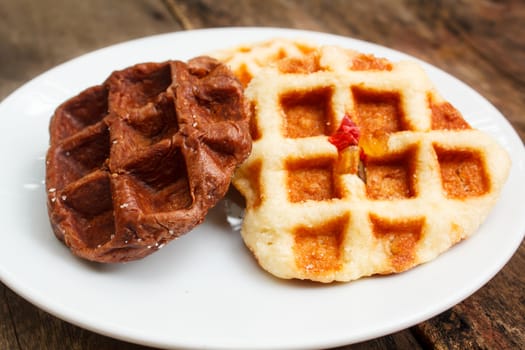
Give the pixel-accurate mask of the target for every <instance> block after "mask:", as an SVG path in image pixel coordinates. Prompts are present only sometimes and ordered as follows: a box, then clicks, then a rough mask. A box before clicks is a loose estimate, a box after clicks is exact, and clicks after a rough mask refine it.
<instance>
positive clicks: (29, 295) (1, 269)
mask: <svg viewBox="0 0 525 350" xmlns="http://www.w3.org/2000/svg"><path fill="white" fill-rule="evenodd" d="M238 30H242V31H256V32H266V33H278V34H279V33H285V32H286V33H288V34H290V35H292V34H295V35H305V36H319V37H324V36H328V37H331V38H333V39H334V40H348V41H349V42H354V43H364V44H366V45H365V46H373V47H377V48H380V50H381V51H384V50H386V51H389V52H393V53H396V54H400V55H401V56H406V57H408V58H409V59H412V60H416V61H418V62H419V63H423V65H424V66H425V67H426V68H428V67H431V69H435V70H438V71H439V72H440V73H441V74H445V75H446V76H447V77H448V79H452V81H454V83H455V84H460V85H461V86H462V88H466V89H469V90H470V92H471V93H474V94H475V95H477V97H478V98H480V99H482V100H483V101H485V102H486V104H487V106H488V107H490V108H492V109H493V111H494V112H495V113H496V114H497V115H498V117H499V116H501V117H502V118H500V119H501V120H498V122H499V123H501V124H500V127H502V128H504V129H506V130H504V131H505V133H506V134H507V133H508V134H514V137H515V138H517V140H519V141H520V143H521V152H520V153H521V155H522V156H523V155H524V154H525V148H524V147H523V143H522V142H521V140H520V138H519V136H518V134H517V133H516V131H515V130H514V128H513V127H512V125H511V124H510V122H509V121H508V119H507V118H505V117H504V116H503V114H502V113H501V112H500V111H499V110H497V109H496V107H495V106H493V105H492V103H490V101H488V100H487V99H486V98H484V97H483V96H482V95H481V94H479V93H478V92H477V91H475V90H474V89H473V88H471V87H470V86H469V85H467V84H466V83H464V82H463V81H461V80H459V79H458V78H456V77H454V76H452V75H450V74H449V73H447V72H446V71H444V70H442V69H440V68H438V67H436V66H434V65H431V64H429V63H427V62H425V61H422V60H420V59H418V58H416V57H413V56H411V55H408V54H405V53H403V52H401V51H397V50H395V49H391V48H389V47H386V46H382V45H378V44H375V43H372V42H368V41H363V40H360V39H354V38H351V37H345V36H342V35H337V34H331V33H325V32H319V31H310V30H302V29H290V28H277V27H221V28H205V29H194V30H184V31H177V32H172V33H162V34H156V35H152V36H145V37H141V38H136V39H132V40H128V41H124V42H121V43H116V44H113V45H109V46H105V47H102V48H99V49H97V50H93V51H90V52H87V53H85V54H82V55H80V56H77V57H75V58H72V59H70V60H67V61H65V62H63V63H61V64H59V65H57V66H55V67H53V68H51V69H49V70H46V71H45V72H43V73H41V74H39V75H37V76H36V77H34V78H33V79H31V80H29V81H28V82H26V83H24V84H23V85H21V86H20V87H18V88H17V89H15V90H14V91H13V92H11V93H10V94H9V95H8V96H7V97H5V98H4V99H3V100H2V101H1V102H0V117H1V114H2V111H3V108H4V106H6V105H8V104H9V103H11V101H13V100H15V99H16V98H17V97H18V95H23V94H24V93H25V90H26V89H28V87H31V86H32V84H33V85H34V84H36V83H35V82H38V81H39V80H40V79H44V78H45V77H47V76H48V75H53V74H54V72H56V71H59V70H62V69H63V68H64V67H65V66H67V65H74V64H76V63H75V62H79V61H80V60H85V59H89V57H90V56H91V55H98V54H100V53H101V52H104V51H107V50H110V51H111V50H115V49H118V47H121V46H126V45H130V44H133V45H136V44H139V43H140V42H142V41H144V40H152V39H153V40H159V39H164V38H168V37H173V36H181V35H183V36H186V35H190V36H191V35H192V34H194V33H201V34H200V35H203V34H206V33H207V32H214V33H217V32H223V33H228V32H235V31H238ZM277 36H278V35H277ZM514 141H516V140H514ZM515 166H516V165H515V164H513V167H515ZM519 167H520V168H521V170H522V171H523V160H522V163H521V164H520V165H519ZM511 171H512V169H511ZM523 223H525V221H523ZM523 223H522V224H523ZM520 229H521V231H522V234H521V237H519V235H517V236H516V237H515V241H516V244H515V248H514V249H513V250H512V251H511V250H510V249H509V251H508V252H507V254H506V255H507V256H506V257H505V258H503V259H500V264H499V265H498V266H493V268H492V270H491V271H490V272H489V273H488V274H487V273H486V274H485V275H484V276H483V278H480V279H479V281H478V284H479V285H476V286H470V288H465V290H464V291H463V292H462V293H463V295H462V297H460V300H456V299H457V298H452V297H451V300H449V301H447V303H446V304H447V305H448V306H447V308H448V307H450V306H452V305H455V304H457V303H459V302H461V301H462V300H464V299H466V298H468V297H469V296H470V295H471V294H473V293H474V292H476V291H477V290H478V289H479V288H481V287H483V286H484V285H485V284H486V283H487V282H488V281H489V280H490V279H492V278H493V277H494V276H495V275H496V274H497V273H498V272H499V271H500V270H501V269H502V268H503V267H504V266H505V265H506V263H507V262H508V261H509V260H510V259H511V258H512V256H513V255H514V254H515V252H516V251H517V250H518V249H519V247H520V244H521V242H522V241H523V237H524V236H525V225H523V226H522V227H521V228H520ZM13 278H14V279H13ZM0 280H1V281H2V282H3V283H4V284H5V285H6V286H7V287H8V288H10V289H12V290H13V291H14V292H16V293H17V294H18V295H20V296H22V297H23V298H24V299H25V300H27V301H29V302H30V303H32V304H33V305H35V306H37V307H39V308H41V309H43V310H45V311H46V312H48V313H50V314H52V315H54V316H56V317H58V318H60V319H62V320H65V321H67V322H69V323H72V324H75V325H77V326H79V327H82V328H85V329H88V330H90V331H93V332H96V333H99V334H103V335H106V336H110V337H113V338H117V339H121V340H124V341H131V342H134V343H138V344H144V345H150V346H168V347H171V346H188V345H189V346H190V347H199V345H202V344H201V343H200V342H198V341H197V342H196V343H195V344H176V342H175V343H170V344H167V343H164V342H161V343H157V342H155V341H153V342H152V341H151V340H145V339H144V338H141V337H140V336H138V338H140V339H138V338H137V337H130V336H129V334H128V335H125V334H118V333H115V332H112V331H108V330H107V329H101V328H100V327H96V326H94V325H92V324H90V323H89V322H88V321H86V320H85V319H83V320H79V319H78V318H75V317H74V313H73V314H64V313H63V312H62V313H60V312H57V310H56V309H53V308H52V307H51V306H49V305H46V304H45V302H44V301H43V300H39V299H38V298H36V299H35V298H34V295H38V292H36V291H28V290H27V288H25V289H24V288H22V287H21V284H20V283H17V281H16V277H14V276H11V275H10V273H9V271H7V270H6V269H5V266H3V264H2V263H1V260H0ZM444 310H446V308H445V309H443V308H441V309H440V310H436V311H435V312H434V313H428V312H426V313H425V312H422V314H420V315H414V316H413V317H412V318H411V319H410V320H405V322H404V323H401V324H398V325H396V326H395V327H391V329H389V330H387V332H386V333H384V332H379V333H380V334H375V335H374V334H368V335H364V336H363V337H361V338H359V337H355V338H354V339H352V341H351V343H355V342H359V341H364V340H368V339H372V338H375V337H378V336H382V335H386V334H390V333H392V332H395V331H399V330H402V329H405V328H407V327H409V326H411V325H413V324H416V323H418V322H420V321H422V320H426V319H429V318H431V317H433V316H435V315H437V314H439V313H441V312H443V311H444ZM372 333H373V332H372ZM345 338H346V337H344V336H343V337H340V338H339V339H332V342H331V343H330V342H329V343H327V342H326V341H321V342H320V343H318V344H311V343H310V344H303V343H301V342H296V343H294V344H295V345H294V344H287V345H286V347H287V348H316V347H319V346H327V345H328V346H330V347H332V346H341V345H346V344H350V343H348V342H346V340H345ZM231 345H232V344H223V345H222V346H220V345H212V347H214V348H230V346H231ZM244 345H245V344H240V345H238V346H237V347H239V346H240V347H243V346H244ZM207 346H210V345H209V344H207ZM217 346H218V347H217ZM234 347H235V346H234ZM266 348H274V347H273V346H271V347H266Z"/></svg>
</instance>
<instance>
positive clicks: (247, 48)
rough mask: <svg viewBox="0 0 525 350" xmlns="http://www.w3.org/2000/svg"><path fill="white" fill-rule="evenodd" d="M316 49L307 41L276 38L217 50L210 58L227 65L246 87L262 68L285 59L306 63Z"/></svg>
mask: <svg viewBox="0 0 525 350" xmlns="http://www.w3.org/2000/svg"><path fill="white" fill-rule="evenodd" d="M316 48H317V47H316V45H313V44H311V43H309V42H307V41H300V40H297V39H295V40H291V39H286V38H275V39H273V40H268V41H263V42H256V43H251V44H242V45H239V46H236V47H232V48H227V49H222V50H217V51H215V52H212V53H210V56H213V57H214V58H216V59H218V60H220V61H221V62H223V63H224V64H226V65H227V66H228V67H229V68H230V69H231V70H232V71H233V72H234V73H235V75H236V76H237V78H239V80H240V82H241V83H242V84H243V86H244V87H246V86H248V84H249V83H250V81H251V80H252V79H253V77H254V76H256V75H257V73H258V72H259V71H260V70H261V69H262V68H264V67H267V66H270V65H272V64H275V63H276V62H278V61H280V60H281V59H283V58H286V59H288V60H291V59H297V61H301V62H306V61H303V60H304V58H307V57H310V56H309V54H310V53H312V52H314V51H315V50H316ZM296 69H299V67H296Z"/></svg>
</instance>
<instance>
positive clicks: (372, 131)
mask: <svg viewBox="0 0 525 350" xmlns="http://www.w3.org/2000/svg"><path fill="white" fill-rule="evenodd" d="M351 93H352V96H353V100H354V111H355V115H354V116H353V118H354V121H355V123H356V124H357V125H359V127H360V129H361V134H362V135H369V136H368V137H370V138H382V137H384V136H386V135H388V134H391V133H394V132H398V131H403V130H409V129H410V127H409V125H408V124H407V123H406V122H405V119H404V112H403V108H402V106H401V97H400V95H399V92H392V91H377V90H372V89H367V88H363V87H357V86H354V87H352V88H351Z"/></svg>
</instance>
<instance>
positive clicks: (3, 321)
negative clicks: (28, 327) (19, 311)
mask: <svg viewBox="0 0 525 350" xmlns="http://www.w3.org/2000/svg"><path fill="white" fill-rule="evenodd" d="M9 293H12V292H11V291H10V290H9V289H7V288H6V287H5V286H4V285H3V284H2V283H0V295H1V296H2V297H1V298H0V349H19V348H20V347H19V344H18V337H17V334H16V329H15V326H14V323H13V321H12V317H11V316H12V314H13V312H12V310H11V305H10V304H9V301H8V300H7V295H8V294H9ZM15 312H16V310H15Z"/></svg>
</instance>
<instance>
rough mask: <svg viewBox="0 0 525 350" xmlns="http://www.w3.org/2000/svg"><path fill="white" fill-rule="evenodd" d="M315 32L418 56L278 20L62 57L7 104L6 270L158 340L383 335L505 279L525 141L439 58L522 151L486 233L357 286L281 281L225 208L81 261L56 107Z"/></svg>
mask: <svg viewBox="0 0 525 350" xmlns="http://www.w3.org/2000/svg"><path fill="white" fill-rule="evenodd" d="M276 36H280V37H295V38H308V39H310V40H314V41H317V42H319V43H326V44H339V45H342V46H347V47H351V48H354V49H357V50H360V51H364V52H372V53H375V54H376V55H379V56H384V57H388V58H390V59H393V60H399V59H403V58H410V57H409V56H407V55H404V54H402V53H399V52H396V51H393V50H390V49H387V48H384V47H381V46H377V45H373V44H370V43H366V42H362V41H357V40H353V39H349V38H343V37H339V36H334V35H328V34H322V33H313V32H305V31H293V30H283V29H273V28H265V29H262V28H224V29H210V30H198V31H188V32H178V33H173V34H166V35H159V36H154V37H149V38H145V39H140V40H134V41H130V42H127V43H123V44H120V45H115V46H112V47H108V48H105V49H101V50H98V51H95V52H93V53H90V54H87V55H84V56H81V57H79V58H77V59H74V60H72V61H69V62H67V63H65V64H62V65H60V66H58V67H56V68H54V69H52V70H50V71H48V72H46V73H44V74H42V75H41V76H39V77H37V78H36V79H34V80H32V81H31V82H29V83H27V84H26V85H24V86H23V87H22V88H20V89H19V90H17V91H16V92H14V93H13V94H12V95H11V96H9V97H8V98H6V99H5V100H4V101H3V102H2V103H1V104H0V123H1V125H2V137H1V138H0V155H1V157H0V159H1V160H2V171H1V172H0V186H1V187H0V213H1V221H0V222H1V229H0V242H1V243H0V277H1V280H2V282H4V283H5V284H6V285H7V286H9V287H10V288H12V289H13V290H14V291H15V292H17V293H19V294H20V295H21V296H22V297H24V298H26V299H27V300H29V301H30V302H32V303H34V304H35V305H37V306H39V307H41V308H43V309H44V310H47V311H48V312H50V313H52V314H54V315H56V316H58V317H60V318H62V319H64V320H67V321H69V322H72V323H74V324H77V325H79V326H81V327H85V328H87V329H90V330H92V331H95V332H99V333H102V334H105V335H109V336H112V337H116V338H120V339H124V340H127V341H132V342H136V343H141V344H146V345H151V346H158V347H165V348H167V347H186V348H203V347H207V348H223V349H235V348H237V349H248V348H299V349H307V348H326V347H331V346H337V345H343V344H349V343H353V342H359V341H363V340H367V339H370V338H374V337H378V336H382V335H385V334H388V333H391V332H394V331H397V330H400V329H403V328H406V327H409V326H411V325H414V324H416V323H418V322H421V321H423V320H425V319H428V318H430V317H432V316H434V315H436V314H437V313H440V312H442V311H444V310H446V309H447V308H449V307H451V306H452V305H454V304H456V303H458V302H460V301H461V300H463V299H464V298H466V297H467V296H469V295H470V294H471V293H473V292H474V291H476V290H477V289H478V288H480V287H481V286H482V285H483V284H485V283H486V282H487V281H488V280H489V279H490V278H492V277H493V276H494V275H495V274H496V273H497V272H498V271H499V270H500V269H501V268H502V267H503V265H504V264H505V263H506V262H507V261H508V259H510V257H511V256H512V254H513V253H514V252H515V250H516V249H517V248H518V247H519V245H520V242H521V241H522V239H523V234H524V233H525V216H524V215H523V210H522V205H521V204H522V202H523V198H525V188H524V186H523V179H524V178H525V170H524V169H525V151H524V148H523V144H522V142H521V141H520V139H519V137H518V136H517V135H516V133H515V132H514V130H513V129H512V127H511V126H510V125H509V123H508V122H507V121H506V120H505V118H504V117H503V116H502V115H501V114H500V113H499V112H498V111H497V110H496V109H495V108H494V107H493V106H492V105H491V104H489V103H488V102H487V101H486V100H485V99H483V98H482V97H481V96H480V95H478V94H477V93H476V92H475V91H473V90H472V89H471V88H469V87H467V86H466V85H465V84H463V83H461V82H460V81H458V80H456V79H455V78H453V77H451V76H450V75H447V74H446V73H444V72H442V71H440V70H438V69H436V68H434V67H432V66H430V65H427V64H425V65H424V67H425V69H426V70H427V71H428V73H429V74H430V76H431V79H432V80H433V81H434V82H435V83H436V84H437V86H438V89H439V90H440V91H441V93H442V94H443V95H444V97H445V98H447V99H448V100H450V101H451V102H452V103H453V104H454V105H456V106H457V107H458V108H459V109H460V110H461V112H462V113H463V114H464V115H465V116H466V118H467V119H468V121H469V122H470V123H471V124H472V125H473V126H474V127H477V128H480V129H482V130H485V131H487V132H489V133H490V134H492V135H493V136H494V137H495V138H496V139H497V140H498V141H499V142H500V143H501V144H502V145H503V146H504V147H505V148H506V149H507V150H508V151H509V152H510V154H511V156H512V161H513V165H512V169H511V173H510V177H509V179H508V182H507V184H506V186H505V187H504V189H503V192H502V194H501V198H500V200H499V202H498V204H497V206H496V207H495V208H494V210H493V211H492V213H491V214H490V216H489V218H488V220H487V221H486V222H485V223H484V224H483V225H482V227H481V228H480V229H479V232H477V234H476V235H474V236H473V237H472V238H470V239H468V240H467V241H465V242H463V243H461V244H459V245H457V246H455V247H454V248H453V249H451V250H450V251H448V252H447V253H445V254H444V255H442V256H440V257H439V258H438V259H437V260H435V261H433V262H431V263H428V264H425V265H423V266H420V267H417V268H415V269H413V270H411V271H409V272H406V273H403V274H400V275H396V276H389V277H374V278H367V279H363V280H359V281H356V282H352V283H348V284H332V285H320V284H311V283H306V282H297V281H295V282H294V281H281V280H277V279H274V278H272V277H270V276H269V275H268V274H266V273H265V272H263V271H262V270H261V269H260V268H259V267H258V266H257V265H256V263H255V262H254V260H253V259H252V257H251V256H250V255H249V253H248V252H247V251H246V249H245V248H244V246H243V243H242V241H241V239H240V237H239V236H238V234H236V233H234V232H232V231H231V229H230V228H229V226H228V224H227V223H226V220H225V217H224V213H223V211H222V209H221V208H220V206H219V207H218V208H216V209H214V210H213V211H212V212H211V214H210V215H209V217H208V218H207V220H206V221H205V223H204V224H203V225H201V226H200V227H198V228H196V229H195V230H194V232H191V233H189V234H188V235H186V236H184V237H183V238H181V239H180V240H178V241H176V242H173V243H171V244H168V245H167V246H166V247H165V248H163V249H162V250H160V251H159V252H157V253H155V254H153V255H151V256H150V257H148V258H146V259H144V260H142V261H138V262H133V263H128V264H125V265H117V266H102V265H95V264H91V263H87V262H84V261H81V260H79V259H76V258H74V257H73V256H72V255H71V254H70V253H69V251H68V250H67V249H66V248H65V247H64V246H63V245H62V244H61V243H59V242H58V241H57V240H56V239H55V237H54V236H53V234H52V232H51V229H50V226H49V222H48V218H47V213H46V205H45V190H44V184H43V179H44V172H45V165H44V155H45V153H46V149H47V145H48V122H49V117H50V116H51V114H52V113H53V110H54V108H55V107H56V106H57V105H58V104H59V103H60V102H62V101H63V100H65V99H67V98H68V97H70V96H73V95H75V94H76V93H78V92H80V91H81V90H83V89H84V88H86V87H88V86H90V85H94V84H97V83H100V82H102V81H103V80H104V78H105V77H106V76H107V75H108V74H109V73H110V72H111V71H113V70H115V69H120V68H124V67H126V66H129V65H131V64H134V63H138V62H143V61H161V60H166V59H183V60H185V59H188V58H191V57H193V56H196V55H198V54H202V53H205V52H208V51H210V50H214V49H218V48H224V47H229V46H231V45H235V44H238V43H241V42H251V41H257V40H262V39H266V38H271V37H276Z"/></svg>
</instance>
